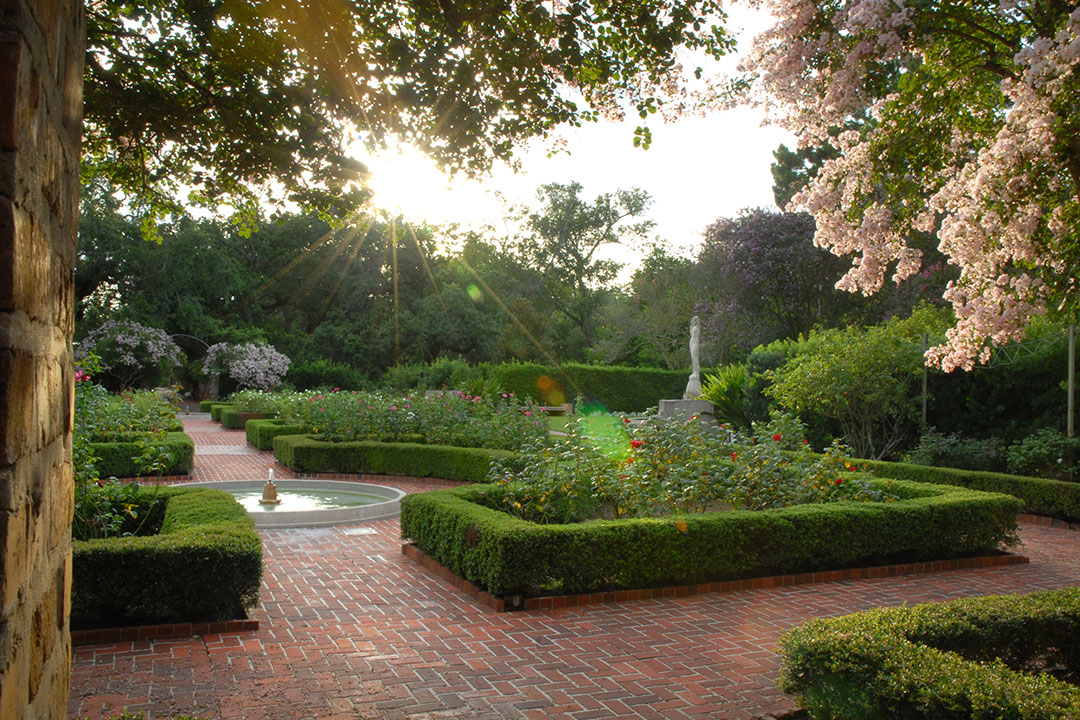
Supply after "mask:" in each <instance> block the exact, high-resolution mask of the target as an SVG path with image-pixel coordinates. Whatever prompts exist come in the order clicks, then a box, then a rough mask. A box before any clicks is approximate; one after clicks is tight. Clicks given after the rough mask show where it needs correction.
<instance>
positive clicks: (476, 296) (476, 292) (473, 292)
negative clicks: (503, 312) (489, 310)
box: [465, 283, 484, 302]
mask: <svg viewBox="0 0 1080 720" xmlns="http://www.w3.org/2000/svg"><path fill="white" fill-rule="evenodd" d="M465 292H467V293H469V297H470V298H472V300H473V302H480V301H481V300H483V299H484V291H483V290H481V289H480V288H478V287H477V286H476V284H475V283H472V284H470V285H469V287H468V288H467V289H466V290H465Z"/></svg>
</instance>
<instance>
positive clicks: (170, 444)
mask: <svg viewBox="0 0 1080 720" xmlns="http://www.w3.org/2000/svg"><path fill="white" fill-rule="evenodd" d="M164 445H165V446H166V447H167V448H168V449H169V452H171V453H172V454H173V461H172V463H171V464H170V465H169V466H168V467H167V468H165V469H164V470H163V471H162V474H164V475H179V474H181V473H185V474H186V473H189V472H191V469H192V468H193V467H195V441H194V440H192V439H191V437H190V436H188V435H186V434H185V433H182V432H171V433H165V439H164ZM91 446H92V447H93V448H94V455H96V456H97V463H96V466H97V471H98V476H99V477H138V476H139V472H140V468H139V465H138V463H137V462H136V461H135V459H136V458H138V457H139V454H140V453H141V452H142V450H140V449H139V446H138V444H137V443H134V442H100V443H91Z"/></svg>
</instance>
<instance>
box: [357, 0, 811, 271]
mask: <svg viewBox="0 0 1080 720" xmlns="http://www.w3.org/2000/svg"><path fill="white" fill-rule="evenodd" d="M769 19H770V18H769V16H768V15H765V14H764V13H762V12H760V11H754V10H750V9H748V8H737V9H735V10H733V11H732V13H731V15H730V17H729V21H728V23H727V26H728V27H729V28H730V29H734V30H737V31H738V33H739V34H738V38H739V46H738V47H739V52H740V53H741V52H744V51H745V48H746V47H747V45H748V43H749V40H750V38H751V37H753V34H754V33H756V32H758V31H760V30H761V29H764V28H765V27H766V26H767V24H768V22H769ZM736 62H737V55H736V56H730V57H729V58H725V59H724V61H723V62H722V63H720V64H719V65H718V66H717V68H716V69H717V70H718V71H732V70H734V66H735V63H736ZM762 119H763V114H762V113H761V112H760V111H758V110H755V109H752V108H738V109H734V110H727V111H723V112H714V113H711V114H710V115H708V116H706V117H691V118H684V119H681V120H679V121H677V122H675V123H666V124H665V123H663V121H661V120H659V119H657V120H655V121H652V122H651V123H650V128H651V130H652V134H653V139H652V147H650V148H649V149H648V150H641V149H639V148H635V147H633V137H634V128H635V127H636V126H637V125H638V123H639V120H638V118H637V117H636V116H635V117H631V118H629V119H627V120H626V121H625V122H623V123H610V122H603V123H588V124H586V125H585V126H583V127H581V128H568V129H564V130H562V131H561V138H562V140H563V141H564V142H565V147H566V149H567V150H568V151H569V152H568V153H559V154H557V155H555V156H553V157H548V156H547V146H546V145H536V146H533V147H531V148H528V149H526V150H524V151H523V152H522V153H521V154H520V156H519V157H520V158H521V167H522V169H521V170H520V171H518V172H516V173H515V172H514V171H512V170H510V169H509V168H506V167H503V166H499V167H497V168H495V169H494V170H493V172H492V174H491V176H490V177H489V178H487V179H485V180H484V181H483V182H480V181H473V180H466V179H454V180H448V179H447V178H446V177H445V176H444V175H442V173H440V172H439V171H438V170H437V169H436V167H435V165H434V163H432V162H431V161H430V160H428V159H427V158H425V157H424V156H423V155H422V154H420V153H419V152H417V151H415V150H413V149H411V148H396V151H395V150H392V151H389V152H387V153H384V154H382V155H380V156H377V157H375V158H368V159H366V160H365V163H366V164H367V165H368V168H369V170H371V172H372V178H371V182H370V186H371V188H372V189H373V190H374V191H375V198H374V203H375V205H376V206H379V207H382V208H384V209H389V210H394V211H401V212H402V213H403V214H404V215H405V216H406V218H407V219H409V220H412V221H415V222H420V221H427V222H430V223H433V224H445V223H457V224H459V225H461V226H464V227H479V226H483V225H491V226H494V227H496V228H501V227H504V223H503V217H504V215H505V212H504V207H505V205H504V203H505V202H509V203H510V204H514V205H535V204H536V202H535V201H536V190H537V188H538V187H539V186H540V185H542V184H545V183H552V182H557V183H569V182H572V181H576V182H579V183H581V184H582V185H583V186H584V190H583V192H582V197H583V198H585V199H587V200H589V201H591V200H593V199H595V198H596V196H598V195H601V194H605V193H612V192H614V191H616V190H618V189H629V188H632V187H637V188H641V189H643V190H645V191H647V192H648V193H649V194H650V195H651V196H652V198H653V203H652V205H651V206H650V208H649V211H648V212H647V214H646V218H647V219H650V220H653V221H654V222H655V223H656V228H655V231H654V233H655V235H657V236H659V237H660V238H662V239H664V240H666V241H667V242H668V243H669V244H670V245H671V246H672V248H673V249H674V250H676V251H678V252H680V253H681V254H691V253H692V252H693V251H694V249H696V248H697V247H699V246H700V244H701V240H702V234H703V232H704V230H705V228H706V226H708V225H709V224H711V223H712V222H714V221H715V220H716V219H717V218H721V217H733V216H735V215H737V214H738V213H739V211H740V210H743V209H746V208H754V207H769V208H775V204H774V202H773V196H772V174H771V172H770V165H771V163H772V160H773V157H772V152H773V150H775V149H776V148H777V146H779V145H780V144H781V143H786V144H787V145H789V146H793V145H794V137H793V136H792V135H791V134H790V133H788V132H786V131H783V130H781V129H779V128H777V127H775V126H762ZM500 195H501V198H502V200H500ZM605 254H607V255H609V256H610V257H614V258H615V259H619V260H622V261H624V262H627V263H628V265H632V264H633V260H632V258H633V257H634V253H633V248H612V249H609V251H608V253H605Z"/></svg>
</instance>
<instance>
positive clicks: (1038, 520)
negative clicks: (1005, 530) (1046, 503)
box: [1016, 513, 1080, 530]
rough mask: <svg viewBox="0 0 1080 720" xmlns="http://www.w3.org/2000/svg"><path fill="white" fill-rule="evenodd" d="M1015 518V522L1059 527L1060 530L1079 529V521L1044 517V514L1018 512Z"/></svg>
mask: <svg viewBox="0 0 1080 720" xmlns="http://www.w3.org/2000/svg"><path fill="white" fill-rule="evenodd" d="M1016 520H1017V522H1026V523H1030V524H1032V525H1042V526H1043V527H1052V528H1059V529H1061V530H1080V523H1071V522H1066V521H1065V520H1059V519H1058V518H1052V517H1046V516H1045V515H1028V514H1027V513H1020V514H1019V515H1017V516H1016Z"/></svg>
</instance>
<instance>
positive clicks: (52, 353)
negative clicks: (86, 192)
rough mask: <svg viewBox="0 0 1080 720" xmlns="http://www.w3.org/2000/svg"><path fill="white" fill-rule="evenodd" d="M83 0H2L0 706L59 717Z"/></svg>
mask: <svg viewBox="0 0 1080 720" xmlns="http://www.w3.org/2000/svg"><path fill="white" fill-rule="evenodd" d="M83 23H84V15H83V4H82V0H0V538H2V542H3V545H2V546H0V549H2V552H0V718H3V720H19V719H22V718H25V719H27V720H39V719H41V718H56V719H59V718H63V717H64V716H65V711H66V705H67V697H68V686H69V673H70V654H71V644H70V632H69V629H68V620H67V617H68V603H69V598H70V585H71V531H70V525H71V511H72V474H71V414H72V379H73V378H72V367H71V333H72V324H73V317H72V314H73V305H72V298H73V278H72V271H73V267H74V261H75V244H76V223H77V220H78V191H79V186H78V153H79V138H80V133H81V118H82V65H83V52H84V50H83V47H84V39H83V36H84V25H83Z"/></svg>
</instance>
